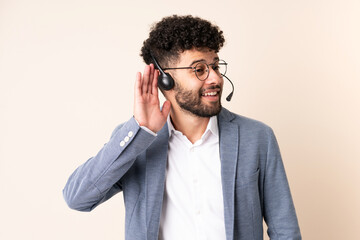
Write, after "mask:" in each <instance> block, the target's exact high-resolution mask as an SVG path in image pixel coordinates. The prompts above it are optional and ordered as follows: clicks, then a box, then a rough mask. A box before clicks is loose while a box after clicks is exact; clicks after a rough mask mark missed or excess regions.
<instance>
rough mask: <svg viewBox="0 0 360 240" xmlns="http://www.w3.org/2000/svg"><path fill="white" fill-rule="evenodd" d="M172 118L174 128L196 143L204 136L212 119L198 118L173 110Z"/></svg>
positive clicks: (182, 111) (179, 110)
mask: <svg viewBox="0 0 360 240" xmlns="http://www.w3.org/2000/svg"><path fill="white" fill-rule="evenodd" d="M170 117H171V121H172V124H173V126H174V128H175V129H176V130H178V131H180V132H181V133H182V134H184V135H185V136H186V137H187V138H188V139H189V141H190V142H191V143H195V142H196V141H197V140H199V139H200V138H201V136H202V135H203V134H204V132H205V130H206V127H207V125H208V123H209V120H210V118H204V117H198V116H195V115H193V114H191V113H188V112H185V111H184V110H181V109H174V108H172V109H171V112H170Z"/></svg>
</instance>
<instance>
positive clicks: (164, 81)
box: [150, 52, 175, 91]
mask: <svg viewBox="0 0 360 240" xmlns="http://www.w3.org/2000/svg"><path fill="white" fill-rule="evenodd" d="M150 55H151V58H152V59H153V61H154V63H155V65H156V67H157V69H159V71H160V75H159V77H158V85H159V87H160V88H161V89H164V90H166V91H169V90H171V89H172V88H173V87H174V86H175V81H174V79H173V78H172V76H171V75H170V73H166V72H164V70H162V68H161V67H160V65H159V63H158V62H157V61H156V59H155V57H154V55H152V53H151V52H150Z"/></svg>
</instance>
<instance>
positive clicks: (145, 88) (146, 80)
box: [142, 65, 150, 94]
mask: <svg viewBox="0 0 360 240" xmlns="http://www.w3.org/2000/svg"><path fill="white" fill-rule="evenodd" d="M149 74H150V67H149V66H148V65H146V66H145V69H144V74H143V78H142V79H143V81H142V94H145V93H147V92H148V84H149Z"/></svg>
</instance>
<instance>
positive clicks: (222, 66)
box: [163, 60, 227, 81]
mask: <svg viewBox="0 0 360 240" xmlns="http://www.w3.org/2000/svg"><path fill="white" fill-rule="evenodd" d="M210 67H211V68H212V69H213V70H214V71H215V72H216V73H217V74H218V75H219V76H222V75H225V74H226V70H227V63H226V62H225V61H224V60H218V61H216V62H215V63H211V64H207V63H205V62H198V63H197V64H196V65H195V66H194V67H177V68H163V70H175V69H193V70H194V72H195V75H196V77H197V78H198V79H199V80H200V81H205V80H206V79H207V78H208V77H209V74H210Z"/></svg>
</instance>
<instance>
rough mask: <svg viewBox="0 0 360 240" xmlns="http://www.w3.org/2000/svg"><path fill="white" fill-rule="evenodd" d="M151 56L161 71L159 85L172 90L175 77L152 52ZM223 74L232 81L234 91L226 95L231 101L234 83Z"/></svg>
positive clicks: (227, 99)
mask: <svg viewBox="0 0 360 240" xmlns="http://www.w3.org/2000/svg"><path fill="white" fill-rule="evenodd" d="M150 56H151V58H152V60H153V61H154V64H155V66H156V68H157V69H158V70H159V71H160V75H159V77H158V85H159V87H160V88H161V89H163V90H166V91H169V90H171V89H172V88H173V87H174V85H175V81H174V79H173V78H172V77H171V75H170V73H166V72H164V70H163V69H162V68H161V67H160V64H159V63H158V62H157V61H156V59H155V57H154V55H153V54H152V52H150ZM221 76H223V77H225V78H226V79H227V80H229V82H230V83H231V86H232V91H231V93H230V94H229V95H228V96H227V97H226V101H228V102H230V101H231V98H232V96H233V94H234V84H233V83H232V81H231V80H230V79H229V78H228V77H226V76H225V75H224V74H221Z"/></svg>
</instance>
